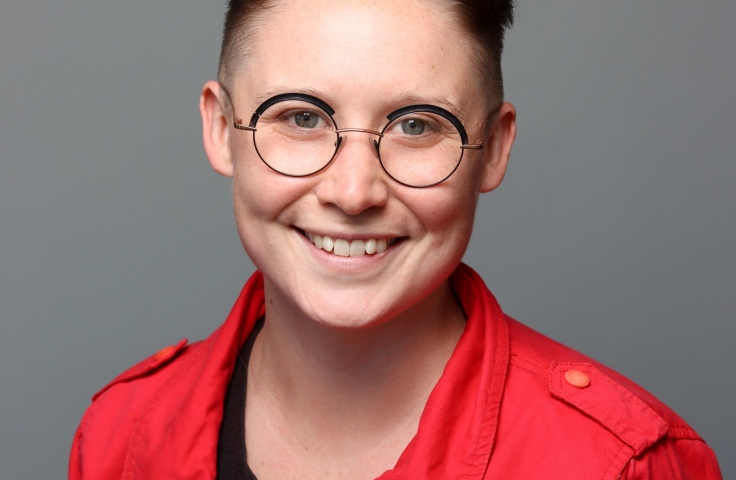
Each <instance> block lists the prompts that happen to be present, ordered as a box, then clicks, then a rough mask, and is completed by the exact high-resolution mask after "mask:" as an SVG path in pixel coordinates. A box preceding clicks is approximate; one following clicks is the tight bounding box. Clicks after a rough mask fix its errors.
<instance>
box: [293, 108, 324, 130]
mask: <svg viewBox="0 0 736 480" xmlns="http://www.w3.org/2000/svg"><path fill="white" fill-rule="evenodd" d="M292 118H293V119H294V123H296V124H297V126H299V127H301V128H314V127H316V126H317V123H318V122H319V115H317V114H316V113H314V112H299V113H296V114H294V116H293V117H292Z"/></svg>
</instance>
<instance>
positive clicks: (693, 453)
mask: <svg viewBox="0 0 736 480" xmlns="http://www.w3.org/2000/svg"><path fill="white" fill-rule="evenodd" d="M621 479H622V480H647V479H668V480H723V477H722V476H721V469H720V468H719V466H718V460H716V456H715V454H714V453H713V450H711V449H710V447H709V446H708V445H706V443H705V442H704V441H703V440H701V439H699V438H697V439H695V438H672V437H666V438H664V439H662V440H661V441H660V442H658V443H657V444H655V445H653V446H652V448H650V449H649V450H647V451H646V452H644V453H642V454H641V455H639V456H638V457H634V458H632V459H631V461H630V462H629V464H628V466H627V467H626V469H625V470H624V472H623V475H621Z"/></svg>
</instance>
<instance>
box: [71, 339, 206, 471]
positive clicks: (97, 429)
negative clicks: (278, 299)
mask: <svg viewBox="0 0 736 480" xmlns="http://www.w3.org/2000/svg"><path fill="white" fill-rule="evenodd" d="M202 348H203V342H197V343H193V344H188V340H187V339H183V340H181V341H179V342H178V343H176V344H173V345H170V346H167V347H164V348H162V349H161V350H159V351H158V352H156V353H155V354H153V355H151V356H149V357H147V358H145V359H144V360H142V361H140V362H138V363H136V364H135V365H133V366H132V367H130V368H128V369H127V370H125V371H124V372H122V373H121V374H120V375H118V376H117V377H115V378H114V379H113V380H112V381H110V382H109V383H108V384H107V385H105V386H104V387H103V388H102V389H100V390H99V391H98V392H97V393H95V394H94V395H93V396H92V403H91V404H90V405H89V407H87V410H86V411H85V413H84V415H83V417H82V420H81V422H80V424H79V426H78V428H77V431H76V433H75V435H74V439H73V442H72V448H71V455H70V461H69V478H70V479H71V480H76V479H81V478H113V477H115V476H119V475H120V472H122V471H123V467H124V464H125V461H126V453H127V451H128V447H129V445H128V442H129V440H130V438H131V436H132V433H133V431H134V429H135V428H136V424H137V423H138V420H139V418H140V417H141V415H142V414H143V413H144V412H145V410H146V408H148V406H149V405H151V404H152V403H153V402H154V401H155V397H156V395H157V394H158V392H160V391H161V389H162V388H164V387H165V386H166V385H167V384H169V383H171V382H173V381H176V379H177V378H179V377H182V376H185V375H186V371H188V370H189V369H190V368H191V366H192V363H193V361H194V362H196V358H197V357H199V356H201V355H198V354H197V352H198V351H199V350H201V349H202ZM82 472H84V475H83V473H82Z"/></svg>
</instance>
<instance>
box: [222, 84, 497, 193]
mask: <svg viewBox="0 0 736 480" xmlns="http://www.w3.org/2000/svg"><path fill="white" fill-rule="evenodd" d="M334 113H335V110H333V109H332V107H330V106H329V105H328V104H327V103H325V102H324V101H322V100H320V99H319V98H316V97H313V96H311V95H306V94H302V93H284V94H280V95H276V96H274V97H271V98H269V99H268V100H266V101H265V102H263V103H262V104H261V105H260V106H259V107H258V108H257V109H256V111H255V112H254V113H253V116H252V117H251V119H250V123H249V124H248V125H245V124H244V123H243V121H242V120H241V119H238V118H237V117H235V118H236V119H235V121H234V127H235V128H236V129H239V130H248V131H251V132H253V144H254V146H255V148H256V151H257V152H258V155H259V156H260V157H261V160H263V163H265V164H266V165H267V166H268V167H269V168H271V169H272V170H274V171H276V172H278V173H281V174H283V175H287V176H290V177H306V176H309V175H314V174H316V173H318V172H320V171H322V170H324V169H325V168H327V166H328V165H329V164H330V163H331V162H332V159H333V158H335V155H336V154H337V152H338V150H339V149H340V145H342V143H343V141H344V140H343V136H342V135H341V134H342V133H344V132H362V133H368V134H370V135H374V136H376V137H377V140H376V139H374V140H373V142H372V144H373V147H374V148H375V151H376V155H377V156H378V160H379V162H380V163H381V166H382V167H383V170H384V171H385V172H386V173H387V174H388V176H389V177H391V178H392V179H394V180H395V181H397V182H399V183H400V184H402V185H406V186H408V187H414V188H425V187H431V186H434V185H437V184H438V183H442V182H443V181H445V180H447V179H448V178H449V177H450V175H452V174H453V173H454V172H455V170H457V168H458V166H459V165H460V161H461V160H462V158H463V153H464V151H465V150H469V149H472V150H480V149H482V148H483V142H482V141H481V142H480V143H478V144H469V143H468V135H467V133H466V131H465V128H464V127H463V124H462V123H461V122H460V120H458V119H457V117H455V116H454V115H453V114H452V113H450V112H448V111H447V110H445V109H444V108H441V107H437V106H435V105H410V106H408V107H403V108H400V109H398V110H396V111H394V112H392V113H390V114H389V115H388V116H387V118H388V123H387V124H386V125H385V126H384V127H383V128H382V129H381V130H380V131H375V130H367V129H363V128H338V126H337V123H336V122H335V119H334V118H333V117H332V116H333V115H334Z"/></svg>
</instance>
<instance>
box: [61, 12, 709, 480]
mask: <svg viewBox="0 0 736 480" xmlns="http://www.w3.org/2000/svg"><path fill="white" fill-rule="evenodd" d="M511 19H512V8H511V3H510V2H504V1H498V2H482V1H475V2H474V1H456V2H440V1H431V0H424V1H419V2H417V1H408V0H391V1H382V2H373V3H372V2H364V1H359V0H345V1H341V2H328V1H327V0H316V1H315V0H313V1H310V2H307V1H306V0H289V1H287V0H283V1H274V2H267V1H260V2H258V1H251V2H237V1H231V2H230V6H229V11H228V15H227V18H226V25H225V35H224V41H223V51H222V54H221V63H220V71H219V82H208V83H207V84H205V86H204V88H203V91H202V95H201V100H200V110H201V113H202V119H203V134H204V135H203V136H204V144H205V150H206V152H207V156H208V158H209V160H210V162H211V164H212V166H213V168H214V169H215V170H216V171H217V172H219V173H221V174H223V175H226V176H228V177H231V178H232V181H233V203H234V208H235V218H236V224H237V227H238V232H239V234H240V237H241V240H242V243H243V245H244V247H245V250H246V252H247V253H248V255H249V257H250V258H251V259H252V261H253V263H254V264H255V265H256V266H257V267H258V270H259V272H258V273H256V274H255V275H254V276H253V277H252V278H251V279H250V280H249V282H248V283H247V284H246V286H245V287H244V289H243V292H242V294H241V296H240V298H239V299H238V301H237V303H236V304H235V306H234V308H233V310H232V312H231V314H230V316H229V317H228V319H227V320H226V322H225V323H224V324H223V325H222V326H221V327H220V328H219V329H218V330H217V331H216V332H215V333H213V335H212V336H211V337H209V338H208V339H206V340H204V341H202V342H198V343H195V344H192V345H186V344H185V342H182V343H180V344H178V345H176V346H173V347H169V348H167V349H164V350H162V351H161V352H159V353H158V354H156V355H154V356H153V357H151V358H150V359H147V360H144V361H143V362H141V363H140V364H138V365H136V366H134V367H133V368H132V369H130V370H128V371H127V372H125V373H123V374H122V375H121V376H120V377H118V378H117V379H115V380H113V382H112V383H111V384H109V385H108V386H107V387H105V388H104V389H103V390H102V391H101V392H99V393H98V394H97V395H96V396H95V399H94V403H93V405H92V406H91V407H90V408H89V410H88V411H87V413H86V414H85V417H84V419H83V420H82V423H81V425H80V427H79V430H78V432H77V435H76V437H75V441H74V445H73V447H72V456H71V463H70V477H71V478H75V479H76V478H95V479H100V478H119V477H122V478H220V479H235V478H239V479H253V478H258V479H260V480H268V479H283V478H300V479H318V478H349V479H358V480H360V479H373V478H378V477H380V478H382V479H394V478H407V479H426V478H429V479H447V478H466V477H467V478H506V479H513V478H517V479H522V478H524V479H526V478H566V479H569V478H595V479H600V478H604V479H607V478H610V479H616V478H627V479H634V478H708V479H716V478H720V473H719V471H718V466H717V463H716V460H715V457H714V455H713V453H712V452H711V450H710V449H709V448H708V447H707V446H706V445H705V443H704V442H703V441H702V440H701V439H700V438H699V437H698V435H697V433H695V432H694V431H693V430H692V429H691V428H690V427H689V426H687V424H685V422H684V421H682V420H681V419H680V418H679V417H678V416H677V415H676V414H674V413H673V412H671V411H670V410H669V409H667V407H665V406H664V405H662V404H661V403H660V402H658V401H657V400H656V399H655V398H653V397H652V396H651V395H649V394H648V393H647V392H645V391H643V390H642V389H640V388H639V387H637V386H636V385H634V384H633V383H631V382H630V381H628V380H626V379H624V378H622V377H621V376H619V375H617V374H616V373H615V372H612V371H610V370H608V369H606V368H605V367H603V366H602V365H600V364H597V363H595V362H594V361H592V360H590V359H588V358H586V357H584V356H582V355H581V354H579V353H577V352H574V351H572V350H570V349H568V348H566V347H564V346H562V345H559V344H557V343H555V342H553V341H551V340H549V339H547V338H545V337H543V336H541V335H540V334H538V333H536V332H533V331H531V330H529V329H528V328H526V327H524V326H522V325H521V324H518V323H517V322H515V321H514V320H512V319H510V318H508V317H506V316H504V314H503V313H502V312H501V310H500V308H499V306H498V304H497V303H496V301H495V299H494V298H493V296H492V295H491V294H490V292H489V291H488V290H487V289H486V287H485V286H484V284H483V282H482V280H481V279H480V278H479V277H478V276H477V274H475V273H474V272H473V271H472V270H471V269H470V268H469V267H467V266H464V265H462V264H460V260H461V258H462V256H463V253H464V251H465V249H466V247H467V244H468V241H469V238H470V234H471V230H472V225H473V217H474V213H475V208H476V205H477V201H478V195H479V194H480V193H484V192H488V191H491V190H493V189H494V188H496V187H497V186H498V185H499V184H500V182H501V180H502V179H503V176H504V173H505V170H506V164H507V162H508V158H509V154H510V151H511V147H512V144H513V142H514V138H515V134H516V123H515V117H516V112H515V110H514V107H513V106H512V105H511V104H510V103H507V102H504V101H503V91H502V82H501V72H500V55H501V49H502V43H503V42H502V39H503V32H504V30H505V28H506V27H508V26H509V25H510V23H511Z"/></svg>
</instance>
